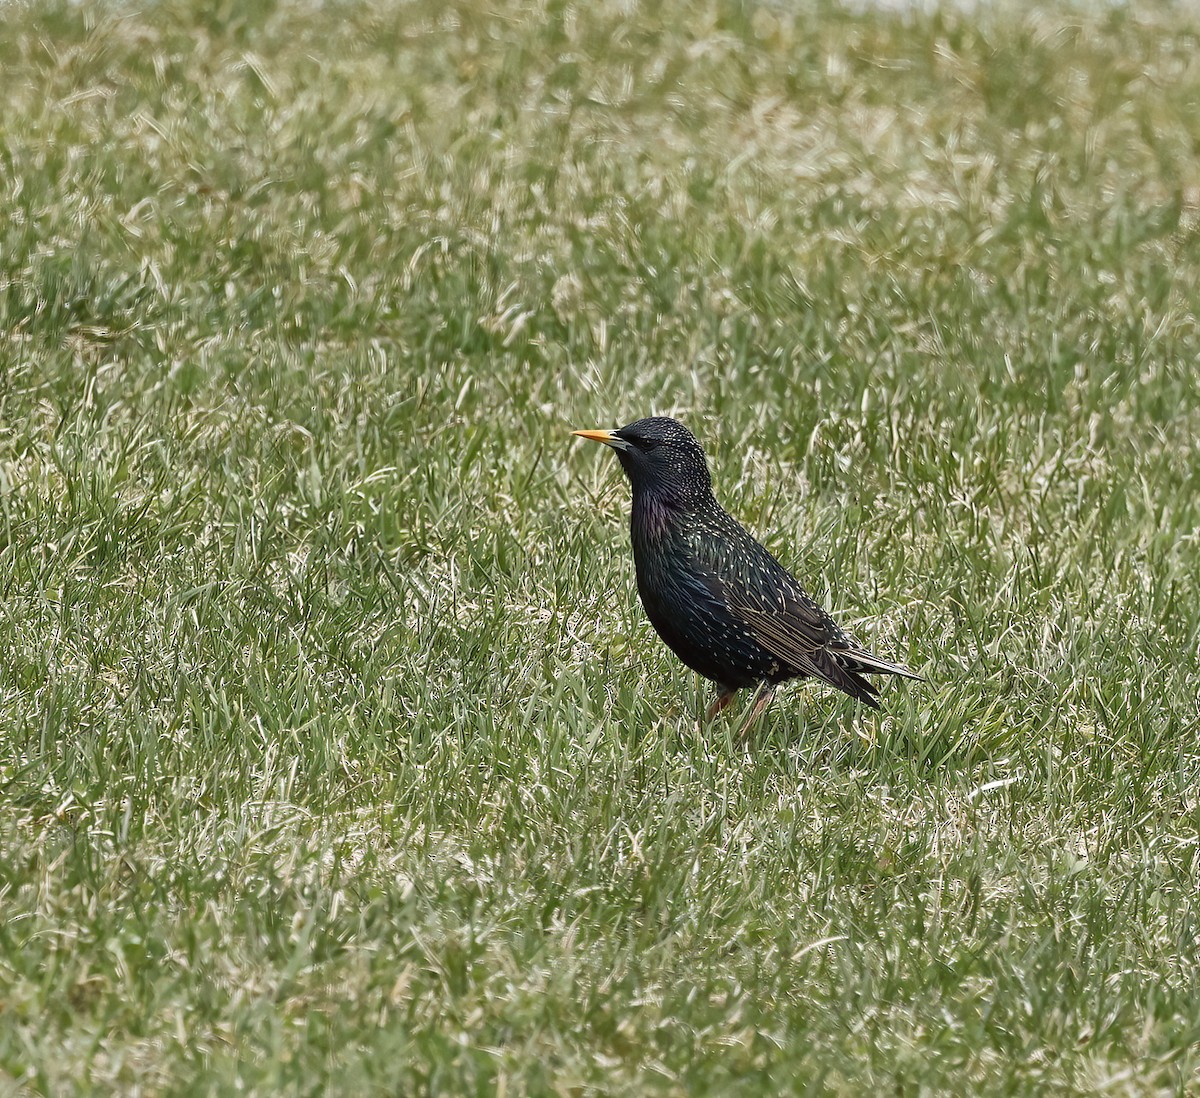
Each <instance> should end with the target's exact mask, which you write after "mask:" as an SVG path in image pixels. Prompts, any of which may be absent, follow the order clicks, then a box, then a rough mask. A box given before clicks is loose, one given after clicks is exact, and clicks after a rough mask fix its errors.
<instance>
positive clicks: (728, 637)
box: [572, 416, 921, 736]
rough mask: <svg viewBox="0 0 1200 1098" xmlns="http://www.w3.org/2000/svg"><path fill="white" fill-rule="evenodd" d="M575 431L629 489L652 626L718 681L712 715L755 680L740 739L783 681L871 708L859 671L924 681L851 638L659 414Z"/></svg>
mask: <svg viewBox="0 0 1200 1098" xmlns="http://www.w3.org/2000/svg"><path fill="white" fill-rule="evenodd" d="M572 434H575V435H579V436H580V437H581V438H585V439H589V440H591V441H593V442H601V443H603V444H604V445H606V446H610V447H612V449H614V450H615V451H616V453H617V457H618V459H619V460H620V462H621V465H622V467H623V468H624V470H625V473H626V475H627V476H628V478H629V482H630V485H631V487H632V490H633V506H632V510H631V513H630V524H629V529H630V540H631V542H632V545H633V563H634V571H635V573H636V577H637V589H638V594H639V596H640V597H641V600H642V606H643V607H644V608H645V611H646V616H647V617H648V618H649V619H650V624H651V625H653V626H654V629H655V631H656V632H657V633H658V635H659V636H660V637H661V638H662V639H663V641H665V642H666V645H667V647H668V648H670V649H671V651H672V652H674V653H675V655H676V656H678V657H679V659H681V660H682V661H683V662H684V663H685V664H687V666H688V667H690V668H691V669H692V670H693V671H696V672H698V673H699V674H701V675H703V676H704V677H705V678H706V679H710V680H712V681H713V682H714V683H716V687H717V693H716V697H715V699H714V700H713V702H712V704H711V705H710V706H709V707H708V710H707V713H706V718H705V719H706V720H712V718H713V717H714V716H716V714H717V713H719V712H720V711H721V710H723V709H725V708H726V707H727V706H728V705H730V703H731V702H732V701H733V699H734V695H735V694H736V693H737V691H739V690H741V689H744V688H748V687H757V694H756V696H755V699H754V703H753V705H752V707H751V709H750V713H749V716H748V717H747V718H746V720H745V723H744V724H743V725H742V728H741V733H740V735H741V736H745V734H746V733H747V732H748V731H749V729H750V728H751V726H752V725H753V724H754V723H755V721H756V720H757V719H758V718H759V716H760V715H761V714H762V712H763V711H764V710H765V709H766V708H767V707H768V706H769V705H770V704H771V700H772V699H773V698H774V696H775V692H776V689H777V688H778V687H779V685H780V684H781V683H784V682H787V681H788V680H791V679H801V678H815V679H820V680H821V681H823V682H826V683H828V684H829V685H831V686H835V687H837V689H839V690H841V691H843V692H844V693H846V694H849V695H850V696H851V697H852V698H857V699H858V700H859V701H860V702H862V703H864V704H865V705H868V706H871V707H873V708H876V709H878V708H879V701H878V696H879V691H878V689H877V687H876V686H875V685H874V684H873V683H872V682H871V681H870V680H869V679H868V678H867V677H866V676H868V675H877V674H883V675H899V676H902V677H903V678H907V679H916V680H921V676H920V675H917V674H916V673H914V672H913V671H910V670H909V669H908V668H907V667H904V666H903V665H901V664H899V663H893V662H892V661H890V660H885V659H881V658H880V657H879V656H876V655H874V654H873V653H871V652H870V651H868V650H867V649H866V648H864V647H862V645H860V644H858V643H856V642H855V641H854V640H852V639H851V638H850V637H849V636H848V635H847V634H846V633H845V632H844V631H843V630H842V629H841V627H840V626H838V624H837V623H836V622H835V621H834V620H833V618H832V617H830V615H829V614H828V612H827V611H826V610H825V609H823V608H822V607H821V606H820V605H818V603H817V602H816V601H815V600H814V599H813V598H812V597H811V596H810V595H809V594H808V592H807V591H805V589H804V587H803V586H802V585H801V583H800V581H799V580H797V579H796V577H795V576H793V575H792V574H791V573H790V572H789V571H788V570H787V569H786V568H784V567H783V565H782V564H780V563H779V561H778V560H776V559H775V557H774V556H772V555H771V553H770V552H768V550H767V549H766V548H765V547H764V546H762V545H761V544H759V542H758V541H756V540H755V539H754V537H753V536H752V535H751V534H750V532H749V531H748V530H746V528H745V527H744V526H742V524H741V523H739V522H738V521H737V520H736V519H735V518H734V517H733V516H732V515H730V514H729V513H728V512H727V511H726V510H725V509H724V508H723V507H722V506H721V505H720V504H719V503H718V502H717V499H716V497H715V496H714V495H713V490H712V477H711V475H710V474H709V470H708V461H707V459H706V458H705V456H704V451H703V450H702V449H701V447H700V444H699V443H698V442H697V441H696V437H695V435H693V434H692V432H691V431H689V430H688V428H687V427H685V426H684V425H683V424H682V423H680V422H678V421H677V420H674V419H670V418H668V417H666V416H650V417H648V418H646V419H639V420H637V421H636V422H634V423H630V424H628V425H626V426H625V427H619V428H617V429H615V430H587V431H573V432H572Z"/></svg>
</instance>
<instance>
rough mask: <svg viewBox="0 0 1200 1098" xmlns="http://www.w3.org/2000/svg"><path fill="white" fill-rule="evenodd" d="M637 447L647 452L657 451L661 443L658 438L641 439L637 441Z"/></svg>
mask: <svg viewBox="0 0 1200 1098" xmlns="http://www.w3.org/2000/svg"><path fill="white" fill-rule="evenodd" d="M637 447H638V449H639V450H642V451H645V452H649V451H650V450H657V449H658V447H659V441H658V439H656V438H639V439H638V441H637Z"/></svg>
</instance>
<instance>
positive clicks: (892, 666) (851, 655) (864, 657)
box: [842, 648, 925, 682]
mask: <svg viewBox="0 0 1200 1098" xmlns="http://www.w3.org/2000/svg"><path fill="white" fill-rule="evenodd" d="M842 661H843V663H844V665H845V667H846V669H847V670H848V671H853V672H855V673H856V674H860V675H864V674H865V675H900V676H901V677H902V678H905V679H915V680H916V681H917V682H924V681H925V679H924V676H922V675H918V674H917V673H916V672H914V671H910V670H909V669H908V668H907V667H905V666H904V665H903V664H899V663H892V662H891V661H890V660H883V659H880V658H879V657H878V656H875V655H872V654H871V653H870V652H868V651H867V650H866V649H865V648H852V649H851V650H850V651H849V652H846V653H844V654H842Z"/></svg>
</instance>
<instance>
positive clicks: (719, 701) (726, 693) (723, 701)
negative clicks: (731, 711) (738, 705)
mask: <svg viewBox="0 0 1200 1098" xmlns="http://www.w3.org/2000/svg"><path fill="white" fill-rule="evenodd" d="M736 693H737V691H736V690H722V691H721V692H720V693H719V694H718V695H717V696H716V697H715V698H713V700H712V705H710V706H709V707H708V712H707V713H705V714H704V719H705V720H706V721H711V720H712V719H713V717H715V716H716V715H717V714H718V713H720V712H721V710H722V709H725V708H727V707H728V706H729V704H730V703H731V702H732V701H733V695H734V694H736Z"/></svg>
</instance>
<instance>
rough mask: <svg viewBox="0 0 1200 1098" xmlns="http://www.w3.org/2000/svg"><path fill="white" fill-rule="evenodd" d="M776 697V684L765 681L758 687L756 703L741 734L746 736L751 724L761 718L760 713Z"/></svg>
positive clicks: (751, 708)
mask: <svg viewBox="0 0 1200 1098" xmlns="http://www.w3.org/2000/svg"><path fill="white" fill-rule="evenodd" d="M773 697H775V684H774V683H769V682H764V683H763V684H762V686H760V687H759V689H758V696H757V697H756V698H755V699H754V705H752V706H751V707H750V715H749V716H748V717H747V718H746V723H745V724H743V725H742V728H741V731H740V732H739V733H738V735H739V736H745V735H746V733H747V732H749V731H750V726H751V725H752V724H753V723H754V722H755V721H756V720H758V718H759V715H760V714H761V713H762V711H763V710H764V709H766V708H767V706H768V705H770V704H771V699H772V698H773Z"/></svg>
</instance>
